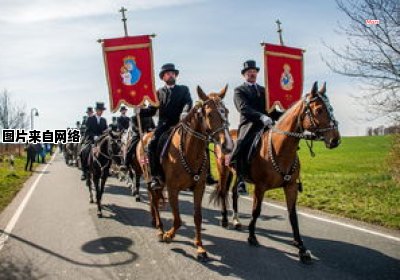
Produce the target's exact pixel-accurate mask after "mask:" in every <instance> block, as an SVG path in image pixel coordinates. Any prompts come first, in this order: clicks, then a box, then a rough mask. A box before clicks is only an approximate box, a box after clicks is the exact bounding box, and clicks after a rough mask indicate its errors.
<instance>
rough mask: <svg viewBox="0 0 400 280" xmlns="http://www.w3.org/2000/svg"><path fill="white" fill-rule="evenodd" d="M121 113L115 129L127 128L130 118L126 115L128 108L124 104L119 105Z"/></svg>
mask: <svg viewBox="0 0 400 280" xmlns="http://www.w3.org/2000/svg"><path fill="white" fill-rule="evenodd" d="M119 111H120V113H121V115H120V116H119V117H118V118H117V129H118V130H119V131H123V130H127V129H128V128H129V124H130V119H129V117H127V116H126V112H127V111H128V109H127V108H126V107H125V106H121V109H119Z"/></svg>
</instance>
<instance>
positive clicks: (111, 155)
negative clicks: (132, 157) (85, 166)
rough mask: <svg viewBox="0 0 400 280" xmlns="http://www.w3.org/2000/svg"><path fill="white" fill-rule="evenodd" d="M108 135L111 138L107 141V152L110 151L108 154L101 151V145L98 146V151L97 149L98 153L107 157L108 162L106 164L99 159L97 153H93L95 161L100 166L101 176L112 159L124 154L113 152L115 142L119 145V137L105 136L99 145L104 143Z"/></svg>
mask: <svg viewBox="0 0 400 280" xmlns="http://www.w3.org/2000/svg"><path fill="white" fill-rule="evenodd" d="M107 137H108V138H109V140H108V143H107V152H108V155H107V154H105V153H103V152H102V151H101V149H100V147H99V148H98V151H97V153H98V155H101V156H102V157H104V158H105V159H107V162H106V163H105V164H101V162H100V161H99V159H98V158H99V157H98V156H96V155H93V159H94V162H96V163H97V165H98V166H99V167H100V170H101V176H102V175H103V172H104V169H105V168H106V167H108V166H110V163H111V161H112V160H113V159H115V158H119V157H121V158H122V155H115V154H114V152H113V149H112V145H113V144H117V145H119V144H118V139H114V137H112V136H111V135H107V136H105V137H104V138H103V139H102V140H101V143H100V144H99V146H101V144H102V143H103V141H105V139H106V138H107Z"/></svg>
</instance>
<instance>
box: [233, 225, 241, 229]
mask: <svg viewBox="0 0 400 280" xmlns="http://www.w3.org/2000/svg"><path fill="white" fill-rule="evenodd" d="M233 228H234V229H236V230H241V229H242V224H241V223H233Z"/></svg>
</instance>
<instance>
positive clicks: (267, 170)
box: [215, 82, 340, 262]
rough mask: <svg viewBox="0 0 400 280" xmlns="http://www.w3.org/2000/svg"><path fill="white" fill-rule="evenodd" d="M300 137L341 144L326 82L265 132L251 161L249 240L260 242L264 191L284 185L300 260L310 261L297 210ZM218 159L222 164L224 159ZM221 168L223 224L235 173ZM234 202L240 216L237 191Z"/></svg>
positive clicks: (219, 188)
mask: <svg viewBox="0 0 400 280" xmlns="http://www.w3.org/2000/svg"><path fill="white" fill-rule="evenodd" d="M300 139H306V140H323V141H324V142H325V145H326V147H327V148H329V149H332V148H335V147H337V146H338V145H339V144H340V134H339V131H338V125H337V121H336V120H335V118H334V116H333V109H332V106H331V105H330V102H329V99H328V97H327V95H326V84H325V83H324V85H323V87H322V89H321V90H319V91H318V85H317V83H316V82H315V83H314V86H313V88H312V90H311V92H310V93H308V94H306V95H305V97H304V98H302V99H301V100H299V101H298V102H296V103H295V104H294V105H293V106H292V107H291V108H290V109H289V110H288V111H287V112H286V113H285V114H284V115H283V116H282V117H281V119H280V120H279V121H278V122H277V124H276V125H275V126H274V127H273V128H271V129H269V130H268V131H266V132H264V134H263V136H262V141H261V145H259V147H258V149H257V152H256V153H255V156H254V157H253V159H252V160H251V162H250V163H249V164H250V177H251V182H252V183H253V184H254V185H255V188H254V195H253V199H254V200H253V212H252V220H251V222H250V224H249V237H248V242H249V244H250V245H253V246H259V243H258V241H257V238H256V235H255V227H256V221H257V218H258V217H259V215H260V212H261V204H262V201H263V198H264V193H265V192H266V191H267V190H270V189H274V188H283V190H284V192H285V197H286V203H287V208H288V212H289V220H290V224H291V226H292V230H293V235H294V245H295V246H296V247H298V249H299V256H300V260H301V261H303V262H310V261H311V254H310V252H309V251H308V250H307V249H306V247H305V246H304V243H303V241H302V238H301V236H300V231H299V225H298V220H297V212H296V202H297V195H298V192H299V188H301V183H299V174H300V162H299V159H298V155H297V150H298V147H299V141H300ZM310 151H311V150H310ZM217 155H218V153H217ZM218 162H219V163H221V164H222V161H221V160H219V161H218ZM219 169H220V170H222V175H223V176H222V177H221V178H222V181H221V182H220V184H219V185H218V189H217V190H216V195H215V197H217V198H219V199H220V202H222V206H223V209H222V215H223V218H222V222H223V225H226V224H227V217H226V215H227V211H226V203H225V200H226V198H227V193H228V191H229V183H230V180H229V179H227V178H228V177H227V176H232V174H229V173H230V172H229V170H227V167H223V166H222V165H220V166H219ZM226 174H228V175H226ZM234 185H236V182H235V184H234ZM235 192H236V191H234V193H235ZM233 204H234V206H235V204H236V213H235V214H236V218H237V195H236V196H234V202H233ZM234 218H235V216H234ZM237 222H238V220H237ZM239 223H240V222H239Z"/></svg>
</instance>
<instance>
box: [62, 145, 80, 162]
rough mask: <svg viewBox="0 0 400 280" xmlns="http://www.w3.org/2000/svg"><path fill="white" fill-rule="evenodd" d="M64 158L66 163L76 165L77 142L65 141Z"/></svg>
mask: <svg viewBox="0 0 400 280" xmlns="http://www.w3.org/2000/svg"><path fill="white" fill-rule="evenodd" d="M64 158H65V163H66V164H67V165H73V164H74V165H75V166H78V144H76V143H67V144H65V146H64Z"/></svg>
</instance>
